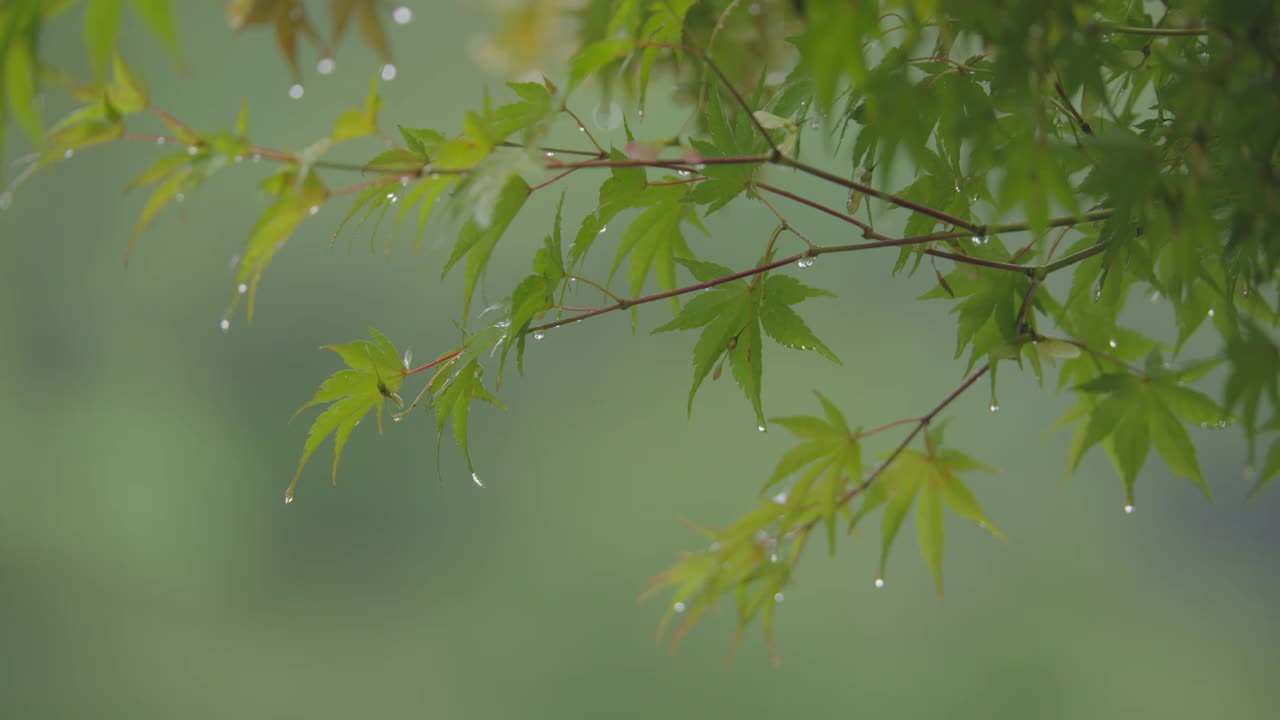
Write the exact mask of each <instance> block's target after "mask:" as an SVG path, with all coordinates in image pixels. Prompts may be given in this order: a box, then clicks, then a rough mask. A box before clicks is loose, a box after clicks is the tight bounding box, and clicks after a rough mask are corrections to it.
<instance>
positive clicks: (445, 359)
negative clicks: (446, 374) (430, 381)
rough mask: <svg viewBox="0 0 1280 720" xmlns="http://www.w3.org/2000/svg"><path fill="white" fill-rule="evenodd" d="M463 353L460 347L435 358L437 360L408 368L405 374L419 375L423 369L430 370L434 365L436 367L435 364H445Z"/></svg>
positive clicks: (407, 375) (406, 375)
mask: <svg viewBox="0 0 1280 720" xmlns="http://www.w3.org/2000/svg"><path fill="white" fill-rule="evenodd" d="M461 354H462V350H461V349H459V350H454V351H453V352H451V353H449V354H448V355H444V356H441V357H439V358H437V359H435V360H432V361H431V362H429V363H427V364H426V365H422V366H420V367H416V368H414V369H412V370H406V371H405V373H404V376H405V377H409V376H410V375H417V374H418V373H420V372H423V371H425V370H430V369H431V368H433V367H435V366H437V365H443V364H445V363H447V362H449V361H450V360H453V359H454V358H456V357H458V356H459V355H461Z"/></svg>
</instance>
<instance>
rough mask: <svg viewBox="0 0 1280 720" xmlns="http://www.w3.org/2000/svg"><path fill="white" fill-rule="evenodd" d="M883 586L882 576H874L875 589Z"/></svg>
mask: <svg viewBox="0 0 1280 720" xmlns="http://www.w3.org/2000/svg"><path fill="white" fill-rule="evenodd" d="M883 587H884V578H876V589H877V590H879V589H880V588H883Z"/></svg>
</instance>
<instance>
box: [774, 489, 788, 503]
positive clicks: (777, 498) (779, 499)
mask: <svg viewBox="0 0 1280 720" xmlns="http://www.w3.org/2000/svg"><path fill="white" fill-rule="evenodd" d="M773 501H774V502H776V503H778V504H779V505H786V504H787V493H786V491H785V490H784V491H782V492H780V493H778V494H777V495H774V496H773Z"/></svg>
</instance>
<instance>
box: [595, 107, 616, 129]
mask: <svg viewBox="0 0 1280 720" xmlns="http://www.w3.org/2000/svg"><path fill="white" fill-rule="evenodd" d="M591 119H592V120H594V121H595V123H596V127H598V128H600V129H601V130H617V129H618V126H620V125H622V108H621V107H620V106H619V105H618V103H616V102H611V103H609V105H608V107H606V106H605V105H604V104H603V103H599V104H597V105H596V107H595V110H592V111H591Z"/></svg>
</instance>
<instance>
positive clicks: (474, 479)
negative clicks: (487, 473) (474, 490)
mask: <svg viewBox="0 0 1280 720" xmlns="http://www.w3.org/2000/svg"><path fill="white" fill-rule="evenodd" d="M471 482H473V483H475V484H476V487H484V483H482V482H480V476H479V475H476V474H475V473H471Z"/></svg>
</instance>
